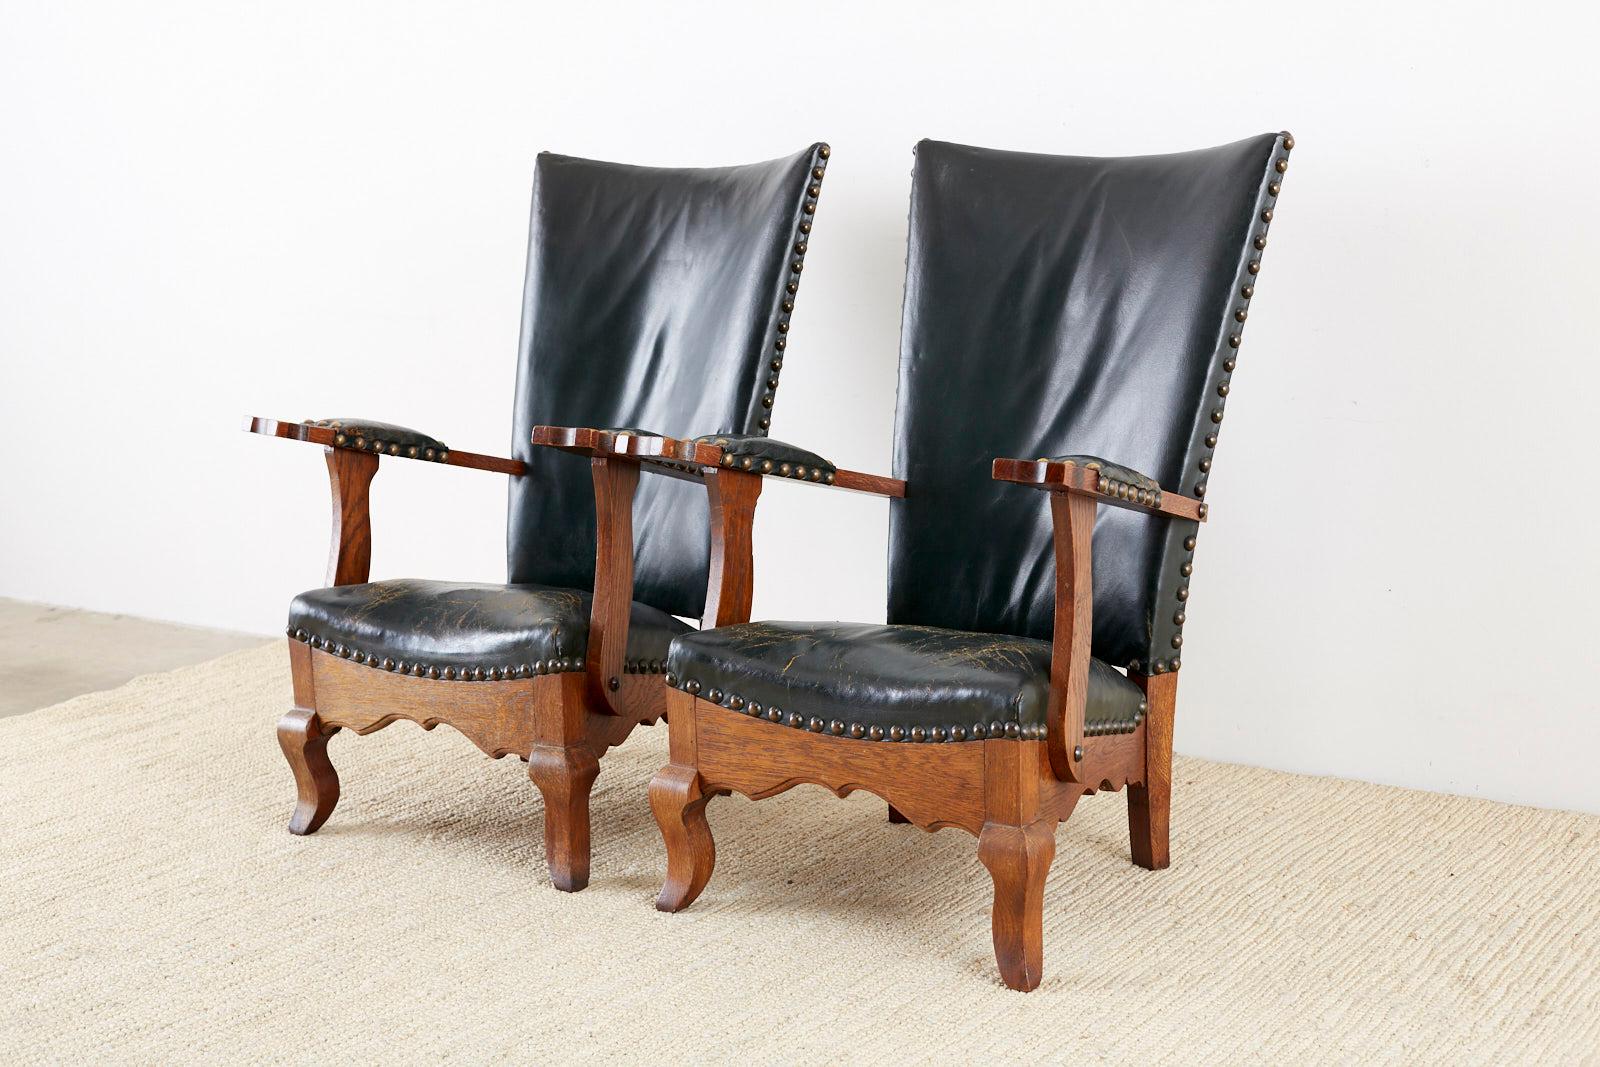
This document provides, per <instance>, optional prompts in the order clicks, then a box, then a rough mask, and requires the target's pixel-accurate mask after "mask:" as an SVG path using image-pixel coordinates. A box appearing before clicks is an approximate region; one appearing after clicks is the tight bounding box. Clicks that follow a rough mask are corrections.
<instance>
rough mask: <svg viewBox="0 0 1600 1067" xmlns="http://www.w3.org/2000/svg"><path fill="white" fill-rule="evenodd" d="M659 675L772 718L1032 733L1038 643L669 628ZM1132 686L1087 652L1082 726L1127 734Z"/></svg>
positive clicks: (964, 737)
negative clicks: (663, 672)
mask: <svg viewBox="0 0 1600 1067" xmlns="http://www.w3.org/2000/svg"><path fill="white" fill-rule="evenodd" d="M667 664H668V665H667V672H668V673H667V683H668V684H669V685H674V686H676V687H677V688H679V689H683V690H685V691H687V692H691V693H694V694H695V695H696V696H699V697H701V698H702V699H706V700H711V701H713V702H715V703H718V704H721V705H723V706H724V707H729V708H733V709H735V710H737V711H741V712H744V713H745V714H748V715H755V716H759V717H761V718H763V719H766V720H768V721H772V722H780V723H783V724H785V725H788V726H796V727H801V728H805V729H810V730H814V731H819V732H820V731H824V730H826V731H828V732H830V733H834V734H843V735H846V736H851V737H865V738H867V739H870V740H890V741H975V740H982V739H983V738H985V737H992V736H995V735H996V732H997V731H999V732H1000V733H1003V734H1004V735H1005V736H1007V737H1024V738H1039V737H1043V736H1044V731H1045V712H1046V709H1047V707H1048V704H1049V694H1050V643H1049V642H1048V641H1040V640H1036V639H1033V638H1027V637H1011V636H1007V635H1003V634H980V633H969V632H965V631H961V630H945V629H939V628H937V627H932V626H870V625H860V624H854V623H838V622H757V623H746V624H744V625H740V626H723V627H719V628H717V629H714V630H702V631H699V632H696V633H692V634H688V635H686V636H683V637H679V638H677V639H676V640H674V641H673V642H672V651H671V653H670V654H669V655H668V657H667ZM1144 709H1145V698H1144V693H1143V691H1142V690H1141V689H1140V688H1139V687H1138V686H1137V685H1135V684H1134V683H1133V682H1131V681H1129V680H1128V679H1127V678H1126V677H1124V676H1123V675H1122V674H1121V673H1120V672H1118V671H1117V670H1116V669H1115V668H1113V667H1110V666H1107V665H1106V664H1104V663H1101V662H1100V661H1099V660H1091V661H1090V671H1089V702H1088V711H1087V714H1086V720H1085V721H1086V727H1087V729H1086V732H1087V733H1088V734H1089V735H1090V736H1095V735H1099V734H1110V733H1130V732H1132V731H1133V730H1134V729H1135V728H1136V727H1137V725H1138V723H1139V721H1140V720H1141V719H1142V718H1143V716H1144Z"/></svg>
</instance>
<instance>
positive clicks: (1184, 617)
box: [1172, 611, 1189, 626]
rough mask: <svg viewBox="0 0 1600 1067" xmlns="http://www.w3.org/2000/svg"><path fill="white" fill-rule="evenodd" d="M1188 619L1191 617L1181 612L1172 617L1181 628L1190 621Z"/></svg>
mask: <svg viewBox="0 0 1600 1067" xmlns="http://www.w3.org/2000/svg"><path fill="white" fill-rule="evenodd" d="M1188 618H1189V616H1187V615H1185V614H1184V613H1183V612H1181V611H1180V612H1178V613H1177V614H1176V615H1174V616H1172V621H1173V622H1175V623H1177V624H1178V625H1179V626H1182V625H1183V624H1184V623H1185V622H1186V621H1188Z"/></svg>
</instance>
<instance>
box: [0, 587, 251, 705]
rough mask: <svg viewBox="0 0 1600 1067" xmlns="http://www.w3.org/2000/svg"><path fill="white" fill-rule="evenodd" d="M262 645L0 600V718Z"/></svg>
mask: <svg viewBox="0 0 1600 1067" xmlns="http://www.w3.org/2000/svg"><path fill="white" fill-rule="evenodd" d="M270 640H271V638H270V637H263V636H255V635H252V634H240V633H231V632H229V631H227V630H203V629H200V628H199V627H196V626H179V625H177V624H175V623H168V622H151V621H150V620H149V619H136V618H133V617H132V616H130V615H102V614H100V613H99V612H94V611H80V610H78V609H76V608H58V607H53V606H51V605H49V604H30V603H27V602H26V601H22V600H6V599H4V598H0V716H6V715H18V714H21V713H22V712H24V711H32V710H33V709H35V708H42V707H47V706H48V705H50V704H59V703H60V702H61V701H63V700H69V699H71V698H72V697H75V696H78V695H80V694H83V693H92V692H95V691H96V690H99V689H111V688H113V687H115V686H119V685H121V684H122V683H123V682H126V681H128V680H129V679H130V678H132V677H134V676H135V675H139V674H150V673H152V672H154V671H167V670H171V669H173V668H174V667H182V666H185V665H186V664H190V663H199V662H201V661H202V660H208V659H212V658H214V657H216V656H220V655H222V654H224V653H226V652H233V651H236V650H238V649H241V648H255V647H257V646H259V645H263V644H266V643H267V642H268V641H270Z"/></svg>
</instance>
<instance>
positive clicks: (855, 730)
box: [850, 722, 867, 737]
mask: <svg viewBox="0 0 1600 1067" xmlns="http://www.w3.org/2000/svg"><path fill="white" fill-rule="evenodd" d="M866 732H867V730H866V727H864V726H862V725H861V724H860V723H858V722H853V723H851V724H850V736H851V737H860V736H861V735H862V734H864V733H866Z"/></svg>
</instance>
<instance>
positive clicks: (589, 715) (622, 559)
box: [245, 418, 904, 892]
mask: <svg viewBox="0 0 1600 1067" xmlns="http://www.w3.org/2000/svg"><path fill="white" fill-rule="evenodd" d="M245 428H246V429H247V430H249V431H250V432H253V433H258V434H264V435H267V436H271V437H281V438H285V439H288V440H295V441H303V442H307V443H310V444H317V445H321V446H322V447H323V450H324V457H325V459H326V462H327V467H328V480H329V487H330V489H331V491H332V497H333V529H332V538H331V545H330V549H329V557H328V571H327V584H328V585H330V586H337V585H350V584H357V583H361V582H365V581H367V580H368V577H369V572H370V568H371V560H372V522H371V513H370V489H371V484H372V479H373V477H374V475H376V473H377V470H378V465H379V463H380V458H381V457H382V456H383V455H385V454H384V453H380V452H378V451H370V450H367V449H365V448H360V447H357V446H356V445H355V443H354V442H353V441H351V440H348V439H345V438H344V437H343V435H340V434H338V432H337V431H336V430H334V429H333V428H330V427H326V426H317V425H313V424H309V423H297V422H284V421H279V420H274V419H265V418H254V419H251V420H250V421H249V423H248V424H247V425H246V427H245ZM533 443H534V444H535V445H543V446H548V447H552V448H559V449H562V450H563V451H568V452H573V453H576V454H578V455H581V456H585V457H587V458H588V459H589V460H590V464H591V468H592V473H593V481H594V488H595V518H596V528H595V530H596V547H595V585H594V597H593V600H592V607H591V614H590V631H589V634H590V637H589V647H588V650H587V655H586V658H585V662H584V670H583V671H582V672H581V673H579V672H576V671H573V672H566V673H557V674H544V675H538V674H535V675H531V676H525V677H515V678H493V679H485V680H481V681H469V682H463V681H460V680H450V681H445V680H440V679H436V678H427V677H417V676H413V675H408V674H399V673H393V672H389V671H381V670H373V669H372V668H371V666H368V665H365V664H362V663H357V662H354V661H353V660H352V659H351V658H350V657H349V655H348V650H346V652H347V654H346V655H340V654H339V653H338V650H335V649H328V648H322V647H314V646H313V645H312V644H307V643H305V642H302V641H300V640H297V639H295V638H294V637H293V636H292V635H291V637H290V639H289V642H288V644H289V662H290V671H291V675H292V679H293V688H294V706H293V707H292V708H291V709H290V710H289V711H288V713H286V714H285V715H284V716H283V718H282V719H281V720H280V721H279V724H278V743H279V745H280V747H281V748H282V750H283V755H284V758H285V759H286V760H287V761H288V763H289V766H290V769H291V770H292V771H293V774H294V779H295V787H296V794H297V801H296V805H295V809H294V813H293V815H292V817H291V819H290V823H289V829H290V832H291V833H294V834H311V833H315V832H316V831H317V829H318V828H319V827H321V826H322V824H323V823H324V822H326V821H327V819H328V816H329V815H331V814H332V813H333V810H334V807H335V805H337V804H338V801H339V776H338V773H337V771H335V770H334V767H333V763H332V762H331V760H330V759H329V757H328V741H329V739H331V738H332V737H333V736H334V735H335V734H337V733H338V732H339V731H340V730H350V731H351V732H353V733H356V734H358V735H365V734H370V733H374V732H376V731H378V730H381V729H383V728H384V727H386V726H389V725H390V724H391V723H394V722H397V721H399V720H402V719H403V720H406V721H409V722H414V723H417V724H418V725H420V726H421V727H422V728H423V729H424V730H432V729H433V728H434V727H436V726H438V725H439V724H440V723H445V724H447V725H449V726H452V727H454V728H455V729H456V730H458V731H459V732H460V733H461V734H463V735H464V736H465V737H466V738H467V739H468V740H470V741H471V742H472V743H473V744H474V745H476V746H477V747H478V748H479V749H481V750H482V751H483V752H484V753H486V754H487V755H489V756H490V757H492V758H494V759H499V758H500V757H502V756H506V755H516V756H518V757H520V758H522V759H523V760H525V761H526V762H527V764H528V776H529V778H530V779H531V780H532V782H533V784H534V785H535V786H536V787H537V788H538V789H539V792H540V794H541V795H542V796H543V798H544V804H545V819H544V840H545V859H546V863H547V865H548V867H549V871H550V878H551V881H552V882H553V883H554V884H555V886H556V888H558V889H561V890H565V891H568V892H576V891H578V890H580V889H583V888H584V887H585V886H586V885H587V884H588V881H589V867H590V840H589V835H590V821H589V794H590V790H591V788H592V787H593V785H594V781H595V778H596V777H597V776H598V774H599V771H600V764H599V761H600V758H601V757H602V756H604V755H605V753H606V751H607V750H609V749H611V748H613V747H615V746H617V745H620V744H621V743H622V742H623V741H624V740H625V739H626V738H627V737H628V735H629V734H630V733H631V732H632V731H633V729H634V727H636V726H639V725H647V724H650V723H654V722H655V721H657V720H658V719H659V718H661V716H662V714H663V712H664V711H665V697H666V690H665V689H664V687H663V686H662V685H661V684H660V679H659V677H657V676H654V675H648V674H629V673H627V672H626V671H625V670H624V663H625V650H626V648H627V640H628V624H629V614H630V611H631V609H632V604H633V510H632V507H633V495H634V489H635V488H636V487H637V485H638V480H639V475H640V473H641V471H648V472H650V473H652V474H660V475H665V476H669V477H676V478H684V479H689V480H693V481H702V482H704V483H705V485H706V488H707V491H708V494H709V497H710V501H711V522H710V526H711V539H712V565H711V568H710V571H709V581H708V588H707V598H706V608H705V615H704V617H703V624H704V625H717V626H726V625H730V624H732V623H736V622H746V621H748V620H749V617H750V604H751V596H752V591H753V582H752V576H751V570H750V567H749V566H748V565H745V566H743V567H741V566H738V565H737V564H735V565H732V566H722V565H720V564H719V561H720V560H723V559H733V560H739V559H743V560H745V561H746V564H748V561H749V559H750V557H751V552H752V547H751V525H752V522H753V517H754V512H755V505H756V501H757V499H758V498H759V497H760V494H761V486H762V479H763V477H764V476H766V474H768V473H771V472H762V471H760V470H757V471H754V472H752V471H745V470H730V469H727V466H726V465H727V464H728V463H730V462H731V460H732V457H731V456H727V455H725V452H724V449H722V448H721V447H719V446H717V445H714V444H709V443H706V442H703V441H680V440H676V439H673V438H667V437H652V436H646V435H641V434H636V433H625V432H614V431H607V430H594V429H575V428H560V427H544V426H540V427H536V428H535V429H534V431H533ZM387 455H388V456H389V458H400V459H410V458H414V457H410V456H407V455H404V454H399V455H395V454H393V453H389V454H387ZM432 462H440V463H444V464H446V465H449V466H456V467H468V468H472V469H474V470H484V471H490V472H494V473H499V474H505V475H509V476H511V477H514V478H515V477H524V476H525V467H524V465H523V464H522V463H521V462H520V461H518V460H514V459H505V458H502V457H498V456H490V455H483V454H480V453H474V452H464V451H461V450H459V449H451V450H449V451H448V452H446V453H444V454H443V455H442V458H439V459H436V460H433V461H432ZM832 484H833V485H835V486H837V487H838V488H843V489H854V490H858V491H863V492H872V493H882V494H886V495H900V494H902V493H903V491H904V490H903V485H901V484H900V483H897V482H895V480H894V479H886V478H876V477H873V476H871V475H864V474H859V473H857V472H854V471H847V470H839V471H837V472H836V473H835V474H834V475H833V476H832Z"/></svg>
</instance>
